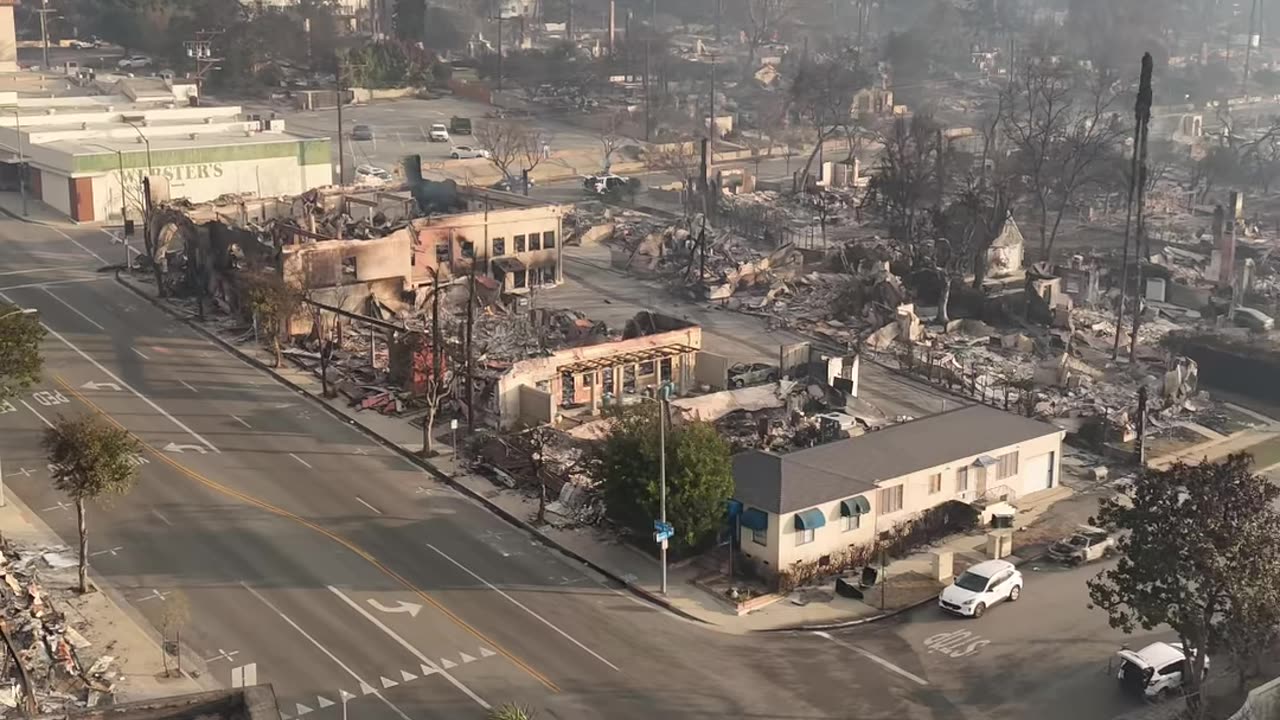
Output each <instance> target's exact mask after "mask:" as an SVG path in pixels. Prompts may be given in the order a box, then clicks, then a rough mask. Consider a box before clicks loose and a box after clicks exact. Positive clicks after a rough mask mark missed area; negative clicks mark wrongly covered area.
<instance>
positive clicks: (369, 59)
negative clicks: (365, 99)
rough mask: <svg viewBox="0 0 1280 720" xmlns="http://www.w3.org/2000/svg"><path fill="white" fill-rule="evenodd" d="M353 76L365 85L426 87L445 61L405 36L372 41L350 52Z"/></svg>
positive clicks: (374, 86) (357, 82) (358, 82)
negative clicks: (401, 38) (410, 41)
mask: <svg viewBox="0 0 1280 720" xmlns="http://www.w3.org/2000/svg"><path fill="white" fill-rule="evenodd" d="M347 59H348V61H349V62H350V63H351V64H352V66H353V67H354V77H353V80H354V82H355V84H356V85H359V86H364V87H373V88H376V87H402V86H408V85H412V86H419V87H425V86H427V85H430V84H432V83H433V82H434V81H435V79H436V72H435V67H436V66H437V65H439V64H440V63H441V61H440V58H439V57H437V56H436V54H435V53H432V52H429V51H427V50H423V49H422V48H420V47H418V46H417V45H414V44H412V43H408V42H404V41H401V40H388V41H384V42H375V43H369V44H368V45H365V46H363V47H360V48H356V49H355V50H352V51H351V52H350V53H348V57H347Z"/></svg>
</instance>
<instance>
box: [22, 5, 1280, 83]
mask: <svg viewBox="0 0 1280 720" xmlns="http://www.w3.org/2000/svg"><path fill="white" fill-rule="evenodd" d="M41 17H43V16H41ZM1261 44H1262V38H1261V36H1260V34H1259V33H1258V0H1253V2H1251V3H1250V4H1249V36H1248V37H1247V38H1245V43H1244V80H1242V81H1241V82H1240V93H1241V94H1242V95H1248V94H1249V62H1250V61H1251V60H1252V59H1253V48H1254V47H1255V45H1257V46H1260V45H1261ZM46 62H47V61H46Z"/></svg>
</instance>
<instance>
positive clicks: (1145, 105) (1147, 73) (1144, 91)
mask: <svg viewBox="0 0 1280 720" xmlns="http://www.w3.org/2000/svg"><path fill="white" fill-rule="evenodd" d="M1137 111H1138V114H1139V118H1138V127H1139V128H1140V129H1141V137H1140V139H1139V143H1138V148H1139V151H1138V177H1137V180H1136V183H1137V188H1138V209H1137V212H1136V213H1135V215H1136V216H1137V219H1136V221H1135V222H1134V225H1135V228H1134V239H1133V255H1134V272H1135V277H1136V279H1137V281H1138V283H1137V286H1136V287H1135V288H1134V290H1133V293H1134V296H1133V329H1132V331H1131V332H1132V334H1131V335H1130V336H1129V362H1130V363H1132V362H1133V360H1134V357H1135V355H1137V352H1138V326H1139V325H1140V324H1141V323H1142V293H1143V289H1142V263H1143V262H1144V261H1146V260H1147V259H1148V258H1149V257H1150V256H1151V241H1150V240H1149V239H1148V238H1147V228H1146V223H1145V222H1144V219H1145V218H1144V213H1143V210H1144V209H1145V207H1146V202H1147V135H1148V131H1149V130H1150V126H1151V53H1143V55H1142V78H1141V80H1140V81H1139V83H1138V104H1137Z"/></svg>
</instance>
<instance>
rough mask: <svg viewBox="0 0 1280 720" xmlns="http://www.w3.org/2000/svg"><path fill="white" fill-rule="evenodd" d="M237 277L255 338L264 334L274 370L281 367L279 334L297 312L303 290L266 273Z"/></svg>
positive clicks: (272, 274)
mask: <svg viewBox="0 0 1280 720" xmlns="http://www.w3.org/2000/svg"><path fill="white" fill-rule="evenodd" d="M241 278H242V281H243V290H242V295H241V297H242V299H243V301H244V307H245V308H246V309H247V310H248V311H249V314H250V317H252V319H253V322H254V326H255V328H257V329H258V336H259V337H262V333H266V335H267V336H268V337H270V338H271V349H272V350H273V351H274V353H275V365H274V367H280V366H281V365H282V364H284V351H283V349H282V348H281V347H280V335H281V334H282V333H284V332H285V331H286V329H287V328H288V326H289V320H290V318H292V317H293V315H294V313H296V312H297V311H298V306H299V305H300V304H301V303H302V298H303V291H302V289H301V288H298V287H295V286H293V285H290V284H289V283H287V282H285V280H284V278H283V277H281V276H280V275H279V274H277V273H275V272H272V271H270V270H259V271H252V272H247V273H244V274H243V275H241Z"/></svg>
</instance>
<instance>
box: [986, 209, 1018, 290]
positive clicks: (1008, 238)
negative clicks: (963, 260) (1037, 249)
mask: <svg viewBox="0 0 1280 720" xmlns="http://www.w3.org/2000/svg"><path fill="white" fill-rule="evenodd" d="M1025 244H1026V243H1025V241H1024V240H1023V237H1022V231H1021V230H1019V229H1018V223H1016V222H1014V221H1013V218H1009V219H1007V220H1005V221H1004V226H1003V227H1001V228H1000V234H999V235H997V236H996V239H995V240H994V241H993V242H992V243H991V247H989V248H987V277H993V278H998V277H1006V276H1009V275H1017V274H1018V273H1020V272H1022V256H1023V247H1024V246H1025Z"/></svg>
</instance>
